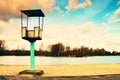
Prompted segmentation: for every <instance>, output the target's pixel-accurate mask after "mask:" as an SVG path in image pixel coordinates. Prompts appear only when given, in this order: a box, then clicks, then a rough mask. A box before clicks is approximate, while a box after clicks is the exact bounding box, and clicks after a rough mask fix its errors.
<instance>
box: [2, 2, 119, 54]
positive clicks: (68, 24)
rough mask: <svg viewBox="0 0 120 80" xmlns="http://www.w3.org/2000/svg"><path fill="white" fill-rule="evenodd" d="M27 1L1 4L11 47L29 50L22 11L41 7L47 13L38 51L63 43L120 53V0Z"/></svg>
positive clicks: (9, 46) (37, 42) (5, 37)
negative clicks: (22, 21)
mask: <svg viewBox="0 0 120 80" xmlns="http://www.w3.org/2000/svg"><path fill="white" fill-rule="evenodd" d="M27 2H28V0H24V1H21V0H17V1H16V0H12V1H8V0H3V1H1V3H0V4H1V5H0V40H5V41H6V45H7V46H8V49H10V50H13V49H17V48H18V47H19V48H20V49H22V48H25V49H26V50H29V48H30V44H29V42H28V41H25V40H23V39H22V38H21V20H20V10H23V9H41V10H42V11H43V12H44V14H45V18H44V24H43V26H44V29H43V36H42V38H43V39H42V40H40V41H36V42H35V49H36V50H38V49H39V47H42V48H43V49H47V47H48V46H49V45H51V44H56V43H59V42H60V43H62V44H63V45H68V46H70V47H71V48H74V47H77V48H78V47H80V46H86V47H89V48H93V49H95V48H104V49H105V50H107V51H119V52H120V49H119V47H120V37H119V35H120V28H119V26H120V0H102V2H101V1H100V0H62V1H61V2H60V1H59V0H29V4H26V3H27ZM6 3H7V5H6ZM11 5H12V6H11ZM8 8H9V10H8Z"/></svg>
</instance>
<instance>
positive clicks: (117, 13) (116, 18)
mask: <svg viewBox="0 0 120 80" xmlns="http://www.w3.org/2000/svg"><path fill="white" fill-rule="evenodd" d="M119 16H120V7H119V8H118V9H117V10H116V11H115V12H114V13H113V15H111V17H110V19H109V20H108V22H109V23H115V22H119V21H120V17H119Z"/></svg>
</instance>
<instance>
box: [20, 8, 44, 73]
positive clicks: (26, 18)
mask: <svg viewBox="0 0 120 80" xmlns="http://www.w3.org/2000/svg"><path fill="white" fill-rule="evenodd" d="M44 17H45V15H44V13H43V12H42V11H41V10H40V9H38V10H21V36H22V39H25V40H27V41H29V42H30V62H31V65H30V69H31V70H32V71H34V70H35V52H34V42H35V41H36V40H42V31H43V18H44Z"/></svg>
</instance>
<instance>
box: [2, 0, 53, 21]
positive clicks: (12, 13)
mask: <svg viewBox="0 0 120 80" xmlns="http://www.w3.org/2000/svg"><path fill="white" fill-rule="evenodd" d="M54 2H55V0H2V1H1V2H0V19H1V20H3V21H9V20H10V19H11V18H13V17H20V10H24V9H33V8H35V6H39V7H40V9H42V10H43V11H44V12H50V11H52V7H53V5H54Z"/></svg>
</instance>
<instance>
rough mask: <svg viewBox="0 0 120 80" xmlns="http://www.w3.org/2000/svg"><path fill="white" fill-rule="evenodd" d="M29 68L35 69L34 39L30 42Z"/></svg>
mask: <svg viewBox="0 0 120 80" xmlns="http://www.w3.org/2000/svg"><path fill="white" fill-rule="evenodd" d="M30 69H31V70H32V71H34V70H35V52H34V41H32V42H30Z"/></svg>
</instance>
